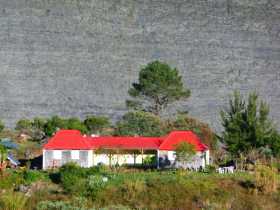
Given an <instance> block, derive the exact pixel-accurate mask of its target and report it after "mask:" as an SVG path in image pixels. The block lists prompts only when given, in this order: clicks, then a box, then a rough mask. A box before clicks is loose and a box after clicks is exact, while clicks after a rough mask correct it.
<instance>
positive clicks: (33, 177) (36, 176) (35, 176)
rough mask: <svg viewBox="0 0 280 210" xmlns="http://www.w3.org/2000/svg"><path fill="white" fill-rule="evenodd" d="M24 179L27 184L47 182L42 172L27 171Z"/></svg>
mask: <svg viewBox="0 0 280 210" xmlns="http://www.w3.org/2000/svg"><path fill="white" fill-rule="evenodd" d="M23 179H24V182H25V184H31V183H33V182H36V181H39V180H46V179H47V177H46V175H45V174H44V173H42V172H41V171H36V170H25V171H24V172H23Z"/></svg>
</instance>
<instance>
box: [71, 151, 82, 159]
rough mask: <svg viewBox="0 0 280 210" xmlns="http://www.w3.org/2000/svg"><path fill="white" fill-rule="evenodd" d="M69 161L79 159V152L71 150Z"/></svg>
mask: <svg viewBox="0 0 280 210" xmlns="http://www.w3.org/2000/svg"><path fill="white" fill-rule="evenodd" d="M71 159H72V160H78V159H80V151H79V150H72V151H71Z"/></svg>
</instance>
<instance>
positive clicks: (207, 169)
mask: <svg viewBox="0 0 280 210" xmlns="http://www.w3.org/2000/svg"><path fill="white" fill-rule="evenodd" d="M204 172H205V173H216V167H215V166H214V165H207V166H206V167H205V169H204Z"/></svg>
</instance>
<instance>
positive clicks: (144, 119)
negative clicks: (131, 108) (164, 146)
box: [115, 111, 163, 136]
mask: <svg viewBox="0 0 280 210" xmlns="http://www.w3.org/2000/svg"><path fill="white" fill-rule="evenodd" d="M162 132H163V129H162V127H161V121H160V118H159V117H158V116H156V115H154V114H152V113H149V112H143V111H136V112H128V113H127V114H125V115H124V116H123V118H122V119H121V120H120V121H119V122H118V123H117V124H116V129H115V135H120V136H135V135H138V136H161V135H162Z"/></svg>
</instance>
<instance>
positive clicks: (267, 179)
mask: <svg viewBox="0 0 280 210" xmlns="http://www.w3.org/2000/svg"><path fill="white" fill-rule="evenodd" d="M255 177H256V178H255V179H256V187H257V189H258V190H259V191H260V192H262V193H265V194H267V193H272V192H276V191H277V187H278V185H279V178H278V177H277V170H276V168H274V167H269V166H266V165H261V164H257V166H256V168H255Z"/></svg>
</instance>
